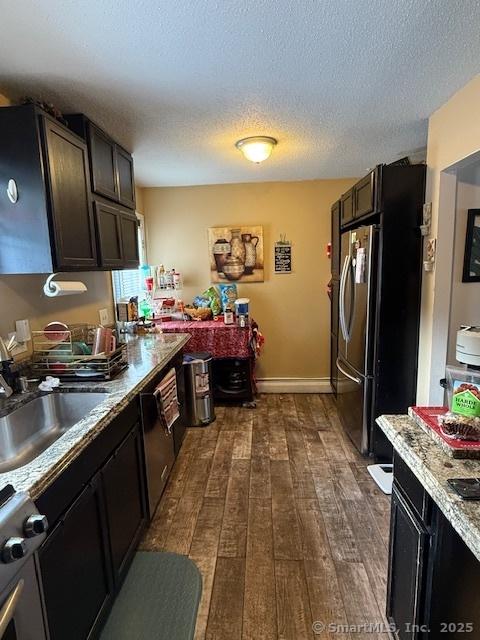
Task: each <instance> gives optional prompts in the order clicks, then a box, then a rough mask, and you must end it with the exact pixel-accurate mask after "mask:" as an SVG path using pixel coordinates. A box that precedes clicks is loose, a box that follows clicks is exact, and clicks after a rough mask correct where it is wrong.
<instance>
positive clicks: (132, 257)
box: [120, 214, 139, 269]
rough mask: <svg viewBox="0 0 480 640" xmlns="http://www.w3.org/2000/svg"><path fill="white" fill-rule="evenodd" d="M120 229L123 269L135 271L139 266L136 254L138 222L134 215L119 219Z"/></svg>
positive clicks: (122, 216)
mask: <svg viewBox="0 0 480 640" xmlns="http://www.w3.org/2000/svg"><path fill="white" fill-rule="evenodd" d="M120 224H121V227H122V249H123V266H124V268H125V269H136V268H137V267H138V265H139V253H138V220H137V218H136V216H134V215H124V214H122V215H121V217H120Z"/></svg>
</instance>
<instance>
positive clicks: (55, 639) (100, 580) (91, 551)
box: [39, 475, 113, 640]
mask: <svg viewBox="0 0 480 640" xmlns="http://www.w3.org/2000/svg"><path fill="white" fill-rule="evenodd" d="M39 558H40V567H41V572H42V582H43V591H44V595H45V604H46V609H47V619H48V626H49V630H50V638H51V640H67V638H68V639H69V640H85V638H89V637H92V634H93V633H94V632H95V629H96V628H98V627H100V626H101V625H102V623H103V621H104V619H105V617H106V615H107V613H108V609H109V604H110V600H111V599H112V598H113V583H112V576H111V569H110V553H109V545H108V539H107V526H106V521H105V509H104V504H103V497H102V483H101V478H100V476H99V475H97V476H96V477H95V478H94V479H93V480H92V481H91V482H90V483H89V484H88V485H87V487H86V488H85V489H84V490H83V492H82V493H81V494H80V496H79V497H78V498H77V500H76V501H75V502H74V503H73V505H72V506H71V507H70V508H69V509H68V511H67V512H66V513H65V515H64V516H63V518H62V519H61V520H60V522H59V523H58V524H57V526H56V527H55V529H54V530H53V531H52V532H51V533H50V535H49V536H48V538H47V540H46V542H45V544H44V545H43V547H42V548H41V550H40V552H39Z"/></svg>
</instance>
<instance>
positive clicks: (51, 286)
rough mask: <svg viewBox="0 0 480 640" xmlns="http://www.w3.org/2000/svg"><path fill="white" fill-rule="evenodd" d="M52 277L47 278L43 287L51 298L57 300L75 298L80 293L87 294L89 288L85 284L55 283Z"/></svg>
mask: <svg viewBox="0 0 480 640" xmlns="http://www.w3.org/2000/svg"><path fill="white" fill-rule="evenodd" d="M51 277H52V276H50V277H49V278H47V281H46V282H45V285H44V287H43V292H44V294H45V295H46V296H48V297H49V298H56V297H57V296H73V295H75V294H78V293H85V291H86V290H87V287H86V286H85V285H84V284H83V282H68V281H63V282H53V280H51V279H50V278H51Z"/></svg>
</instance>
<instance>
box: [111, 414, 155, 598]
mask: <svg viewBox="0 0 480 640" xmlns="http://www.w3.org/2000/svg"><path fill="white" fill-rule="evenodd" d="M102 476H103V485H104V492H105V504H106V509H107V518H108V529H109V536H110V548H111V554H112V563H113V573H114V581H115V583H116V585H117V586H118V585H119V584H120V583H121V582H122V581H123V579H124V577H125V574H126V572H127V570H128V567H129V564H130V562H129V561H130V560H131V558H132V556H133V553H134V552H135V548H136V546H137V543H138V540H139V537H140V535H141V533H142V530H143V527H144V525H145V522H146V508H145V483H144V478H143V454H142V440H141V436H140V430H139V428H138V426H137V427H135V429H134V430H133V431H132V432H131V433H130V434H129V435H128V436H127V438H126V440H124V442H123V443H122V444H121V445H120V447H119V448H118V449H117V451H116V452H115V453H114V454H113V456H112V457H111V458H110V460H109V461H108V462H107V464H106V465H105V467H104V468H103V470H102Z"/></svg>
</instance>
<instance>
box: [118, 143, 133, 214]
mask: <svg viewBox="0 0 480 640" xmlns="http://www.w3.org/2000/svg"><path fill="white" fill-rule="evenodd" d="M115 151H116V159H117V177H118V200H119V202H120V204H123V206H124V207H128V208H129V209H135V180H134V175H133V158H132V156H131V155H130V154H129V153H128V152H127V151H125V149H122V147H119V146H118V144H117V145H115Z"/></svg>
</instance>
